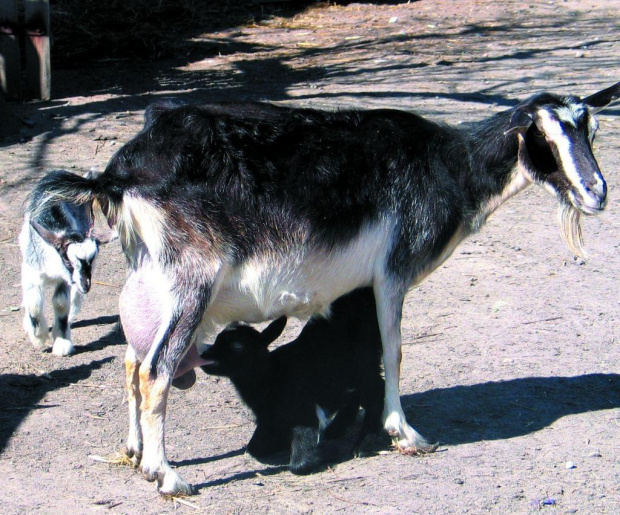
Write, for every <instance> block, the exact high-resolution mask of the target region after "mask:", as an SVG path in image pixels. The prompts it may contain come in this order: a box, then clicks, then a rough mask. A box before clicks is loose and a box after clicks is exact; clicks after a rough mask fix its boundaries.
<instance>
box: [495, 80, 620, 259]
mask: <svg viewBox="0 0 620 515" xmlns="http://www.w3.org/2000/svg"><path fill="white" fill-rule="evenodd" d="M619 96H620V82H618V83H616V84H615V85H613V86H611V87H610V88H607V89H605V90H603V91H599V92H598V93H595V94H593V95H590V96H589V97H586V98H584V99H579V98H577V97H559V96H556V95H552V94H548V93H545V94H542V95H537V96H535V97H532V98H531V99H529V100H527V101H525V102H523V103H522V104H520V105H518V106H517V107H516V108H515V110H514V113H513V115H512V119H511V121H510V127H509V129H508V131H507V132H506V134H513V133H516V134H517V135H518V139H519V167H520V169H521V171H522V173H523V174H524V175H525V176H526V178H527V179H529V180H530V181H532V182H534V183H537V184H540V185H542V186H544V187H545V189H547V190H548V191H550V192H551V193H553V194H554V195H555V196H556V197H557V198H558V200H559V202H560V210H559V215H560V232H561V235H562V238H563V239H564V242H565V243H566V244H567V246H568V247H569V248H570V249H571V250H572V251H573V252H574V253H575V254H577V255H580V256H584V255H585V253H584V250H583V239H582V235H581V226H580V223H579V222H580V214H581V213H583V214H585V215H595V214H598V213H600V212H601V211H603V209H605V205H606V203H607V184H606V183H605V179H604V178H603V175H602V174H601V171H600V170H599V167H598V164H597V162H596V159H595V158H594V155H593V153H592V146H591V145H592V142H593V141H594V135H595V133H596V130H597V128H598V123H597V121H596V118H595V116H594V113H596V112H597V111H598V110H600V109H602V108H603V107H605V106H606V105H608V104H609V103H611V102H612V101H614V100H616V99H617V98H618V97H619Z"/></svg>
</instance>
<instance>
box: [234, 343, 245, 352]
mask: <svg viewBox="0 0 620 515" xmlns="http://www.w3.org/2000/svg"><path fill="white" fill-rule="evenodd" d="M232 349H233V350H234V351H235V352H241V351H242V350H243V345H242V344H241V343H239V342H235V343H233V344H232Z"/></svg>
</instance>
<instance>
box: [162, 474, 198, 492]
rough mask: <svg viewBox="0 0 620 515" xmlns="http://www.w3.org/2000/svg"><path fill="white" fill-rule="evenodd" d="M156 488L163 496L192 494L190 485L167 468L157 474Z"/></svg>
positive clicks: (192, 490)
mask: <svg viewBox="0 0 620 515" xmlns="http://www.w3.org/2000/svg"><path fill="white" fill-rule="evenodd" d="M157 490H158V492H159V493H160V495H163V496H164V497H173V496H174V497H178V496H186V495H193V494H194V489H193V488H192V486H191V485H190V484H189V483H186V482H185V480H183V478H182V477H181V476H179V474H177V473H176V472H175V471H174V470H168V471H166V472H165V473H161V474H159V477H158V478H157Z"/></svg>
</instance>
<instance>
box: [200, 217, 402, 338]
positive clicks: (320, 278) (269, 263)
mask: <svg viewBox="0 0 620 515" xmlns="http://www.w3.org/2000/svg"><path fill="white" fill-rule="evenodd" d="M390 228H391V224H386V223H382V224H376V225H373V226H371V227H369V228H367V229H365V230H363V231H362V232H361V233H360V234H359V235H358V236H357V237H356V238H355V239H354V240H352V241H350V242H349V243H348V244H347V245H345V246H340V247H336V248H333V249H332V250H331V251H329V252H327V251H324V250H320V249H319V250H317V249H316V248H315V249H304V248H302V249H297V250H293V251H288V252H286V253H272V254H269V255H266V256H260V257H257V258H254V259H252V260H249V261H248V262H246V263H244V264H243V265H242V266H240V267H239V268H237V269H230V270H227V271H225V272H224V273H223V277H222V280H221V282H220V284H219V285H217V286H216V290H215V291H216V294H215V297H214V298H213V299H212V302H211V303H210V307H209V309H207V311H206V313H205V316H204V317H203V325H205V327H204V330H205V332H206V333H209V332H211V331H210V330H209V328H208V325H223V324H228V323H230V322H233V321H244V322H248V323H257V322H263V321H266V320H270V319H273V318H277V317H279V316H281V315H288V316H294V317H297V318H301V319H304V318H309V317H310V316H312V315H313V314H325V313H327V312H328V311H329V305H330V304H331V303H332V302H333V301H334V300H335V299H337V298H338V297H340V296H341V295H344V294H345V293H347V292H349V291H351V290H354V289H355V288H358V287H362V286H368V285H371V284H372V282H373V277H374V276H375V273H376V272H377V270H378V267H383V266H384V264H385V258H386V255H387V252H388V250H389V243H390V242H391V238H392V231H391V230H390ZM211 330H212V329H211Z"/></svg>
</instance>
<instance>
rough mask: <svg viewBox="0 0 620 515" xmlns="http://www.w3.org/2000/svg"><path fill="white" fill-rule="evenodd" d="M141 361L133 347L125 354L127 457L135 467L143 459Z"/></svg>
mask: <svg viewBox="0 0 620 515" xmlns="http://www.w3.org/2000/svg"><path fill="white" fill-rule="evenodd" d="M139 367H140V361H139V360H138V357H137V356H136V353H135V352H134V350H133V348H132V347H131V345H128V346H127V352H126V353H125V374H126V376H125V377H126V383H125V386H126V388H127V405H128V407H129V433H128V435H127V449H126V451H125V453H126V455H127V457H128V458H129V459H130V460H131V462H132V463H133V465H134V466H135V467H137V466H139V465H140V460H141V459H142V428H141V427H140V403H141V402H142V395H141V394H140V376H139V374H138V371H139Z"/></svg>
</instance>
